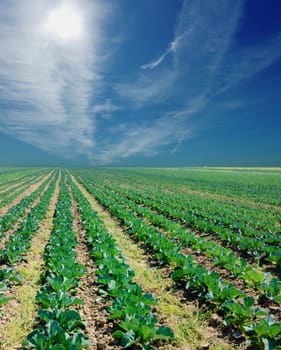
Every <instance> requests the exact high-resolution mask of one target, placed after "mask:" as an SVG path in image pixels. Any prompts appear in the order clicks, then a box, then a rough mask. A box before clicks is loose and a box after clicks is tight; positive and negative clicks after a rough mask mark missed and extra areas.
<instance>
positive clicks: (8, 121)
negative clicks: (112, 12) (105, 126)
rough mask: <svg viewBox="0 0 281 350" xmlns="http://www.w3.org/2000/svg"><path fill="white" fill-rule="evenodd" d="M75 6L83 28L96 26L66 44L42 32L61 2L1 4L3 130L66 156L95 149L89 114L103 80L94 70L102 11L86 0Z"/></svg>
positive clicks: (76, 2) (0, 74)
mask: <svg viewBox="0 0 281 350" xmlns="http://www.w3.org/2000/svg"><path fill="white" fill-rule="evenodd" d="M71 3H72V5H73V6H74V8H77V11H80V12H81V16H82V17H83V20H84V22H85V23H84V24H85V26H92V25H93V23H94V24H95V26H94V27H92V28H91V30H89V32H90V33H91V34H89V32H87V33H84V35H82V36H81V37H79V38H75V40H68V41H63V40H56V37H55V36H54V35H52V36H51V35H50V34H49V33H48V32H46V31H45V30H44V23H45V22H46V19H47V16H48V14H49V13H51V11H53V10H54V8H56V6H58V2H57V1H46V0H41V1H36V2H31V1H29V0H22V1H15V0H14V1H13V0H9V1H8V0H6V1H1V4H0V13H1V15H0V32H1V38H2V39H1V41H0V91H1V94H0V103H1V104H3V103H6V105H7V106H6V108H5V109H2V111H1V120H0V129H1V131H4V132H6V133H8V134H10V135H12V136H14V137H16V138H18V139H20V140H23V141H25V142H27V143H30V144H32V145H34V146H37V147H39V148H41V149H44V150H47V151H51V152H55V153H58V154H60V155H63V156H65V155H67V154H69V155H75V154H82V153H83V154H91V152H92V150H93V147H94V146H95V142H94V139H93V137H94V133H95V130H96V126H95V120H94V119H93V118H92V117H91V116H90V114H89V110H88V109H89V100H90V97H91V94H92V93H93V90H94V89H95V88H97V86H98V84H99V81H100V77H99V75H98V73H97V72H96V71H95V67H96V66H97V65H98V63H99V61H98V60H99V58H98V47H99V44H100V33H99V26H100V22H101V18H100V17H101V12H102V11H103V8H102V6H101V5H100V4H99V3H98V2H95V4H93V3H92V2H91V1H87V0H83V1H79V2H78V1H72V2H71ZM93 17H94V18H93ZM58 39H59V38H58Z"/></svg>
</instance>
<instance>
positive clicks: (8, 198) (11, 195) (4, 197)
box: [0, 171, 47, 208]
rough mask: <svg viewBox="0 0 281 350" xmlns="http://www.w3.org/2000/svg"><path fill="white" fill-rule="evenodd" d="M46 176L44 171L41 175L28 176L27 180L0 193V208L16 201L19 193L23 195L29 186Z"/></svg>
mask: <svg viewBox="0 0 281 350" xmlns="http://www.w3.org/2000/svg"><path fill="white" fill-rule="evenodd" d="M45 175H47V171H44V172H43V174H42V175H39V174H38V175H35V176H29V177H28V179H26V180H25V181H23V182H22V183H20V184H18V185H16V186H13V187H12V188H10V189H8V190H7V191H5V192H3V193H1V202H0V208H2V207H4V206H6V205H8V204H9V203H11V202H12V201H13V200H14V199H16V198H17V197H18V196H19V195H20V194H21V193H23V192H24V191H25V190H26V189H27V188H28V187H29V186H30V185H31V184H33V183H34V182H39V181H40V180H41V179H42V177H43V176H45Z"/></svg>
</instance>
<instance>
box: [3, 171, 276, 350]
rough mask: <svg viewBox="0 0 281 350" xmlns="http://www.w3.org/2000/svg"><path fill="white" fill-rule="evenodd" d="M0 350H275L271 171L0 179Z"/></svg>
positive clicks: (6, 175)
mask: <svg viewBox="0 0 281 350" xmlns="http://www.w3.org/2000/svg"><path fill="white" fill-rule="evenodd" d="M0 264H1V270H0V314H1V318H0V349H3V350H9V349H40V350H47V349H53V350H63V349H70V350H78V349H84V348H85V349H90V350H91V349H96V350H103V349H122V348H128V349H146V350H148V349H163V350H168V349H182V350H183V349H186V350H189V349H190V350H192V349H202V350H203V349H257V350H259V349H265V350H266V349H268V350H269V349H281V308H280V305H281V281H280V277H281V169H279V168H174V169H172V168H93V169H90V168H89V169H55V168H54V169H51V168H50V169H48V168H0Z"/></svg>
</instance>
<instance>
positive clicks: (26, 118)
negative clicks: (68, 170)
mask: <svg viewBox="0 0 281 350" xmlns="http://www.w3.org/2000/svg"><path fill="white" fill-rule="evenodd" d="M62 7H64V8H68V9H70V11H72V14H73V13H75V14H76V15H77V16H78V17H79V21H80V22H79V23H80V31H79V33H78V34H77V35H76V36H74V37H72V38H67V39H66V38H62V37H61V36H59V35H58V34H59V33H57V32H56V31H55V30H53V29H54V28H53V27H52V25H49V23H50V16H52V14H56V13H57V12H58V10H59V9H61V8H62ZM280 18H281V2H280V0H236V1H230V0H212V1H208V0H186V1H184V0H142V1H137V0H91V1H90V0H79V1H78V0H77V1H75V0H73V1H71V0H68V1H60V0H48V1H47V0H38V1H36V2H34V1H30V0H2V1H1V2H0V32H1V40H0V165H59V164H65V165H72V164H73V165H141V166H145V165H148V166H153V165H155V166H180V165H182V166H186V165H198V166H199V165H215V166H219V165H223V166H225V165H229V166H235V165H239V166H240V165H245V166H247V165H248V166H259V165H260V166H281V137H280V134H281V115H280V111H281V85H280V83H281V21H280ZM73 21H75V19H74V20H73ZM63 25H64V23H62V26H63ZM72 27H73V28H74V27H75V23H74V24H73V26H72ZM72 27H70V29H69V30H72Z"/></svg>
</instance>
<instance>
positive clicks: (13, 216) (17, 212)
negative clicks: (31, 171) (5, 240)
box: [0, 177, 50, 240]
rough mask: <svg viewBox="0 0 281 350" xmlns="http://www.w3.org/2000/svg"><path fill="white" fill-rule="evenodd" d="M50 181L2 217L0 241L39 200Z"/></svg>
mask: <svg viewBox="0 0 281 350" xmlns="http://www.w3.org/2000/svg"><path fill="white" fill-rule="evenodd" d="M49 181H50V177H48V178H47V179H46V180H45V181H44V182H43V183H42V184H41V185H40V186H39V187H38V189H37V190H35V191H34V192H32V193H31V194H30V195H28V196H26V197H24V198H23V199H22V200H21V201H20V202H19V203H18V204H16V205H14V206H13V207H11V208H10V209H9V210H8V211H7V213H6V214H5V215H3V216H1V217H0V240H1V238H2V237H3V233H4V232H6V231H8V230H11V229H12V228H13V226H14V225H15V223H16V222H17V221H18V220H19V219H20V218H22V217H23V216H24V214H25V213H26V209H28V208H30V207H31V206H32V204H33V203H34V201H35V200H36V198H38V197H39V196H40V194H41V193H42V192H43V190H44V188H45V187H46V186H47V184H48V183H49Z"/></svg>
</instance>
